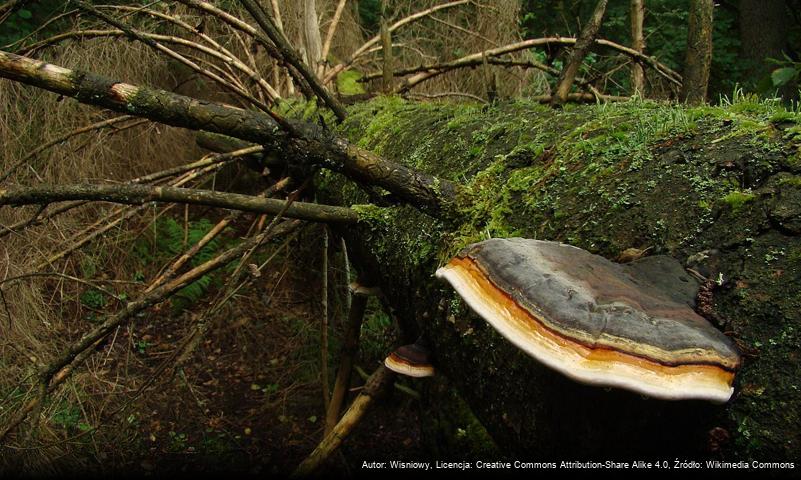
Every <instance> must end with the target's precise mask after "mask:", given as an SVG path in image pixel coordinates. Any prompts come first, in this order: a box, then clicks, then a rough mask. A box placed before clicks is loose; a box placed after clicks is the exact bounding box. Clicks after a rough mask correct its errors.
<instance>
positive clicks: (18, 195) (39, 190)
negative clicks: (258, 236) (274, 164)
mask: <svg viewBox="0 0 801 480" xmlns="http://www.w3.org/2000/svg"><path fill="white" fill-rule="evenodd" d="M65 200H93V201H102V202H113V203H123V204H127V205H141V204H143V203H147V202H170V203H188V204H192V205H206V206H210V207H219V208H229V209H232V210H243V211H246V212H257V213H272V214H277V213H279V212H281V210H282V209H283V207H284V203H285V202H283V201H282V200H276V199H273V198H262V197H254V196H251V195H242V194H238V193H223V192H215V191H211V190H196V189H188V188H174V187H151V186H147V185H86V184H78V185H59V186H37V187H30V188H17V189H11V190H0V205H31V204H40V203H51V202H60V201H65ZM284 215H286V216H287V217H290V218H297V219H300V220H310V221H313V222H334V223H356V222H357V221H358V220H359V215H358V214H357V213H356V212H355V211H353V210H351V209H350V208H345V207H335V206H329V205H318V204H314V203H301V202H295V203H294V204H293V205H292V206H291V207H290V208H288V209H287V211H286V212H285V214H284Z"/></svg>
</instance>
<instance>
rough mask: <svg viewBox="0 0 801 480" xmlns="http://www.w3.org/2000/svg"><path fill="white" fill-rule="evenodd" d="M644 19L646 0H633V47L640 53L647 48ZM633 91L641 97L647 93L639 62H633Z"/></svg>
mask: <svg viewBox="0 0 801 480" xmlns="http://www.w3.org/2000/svg"><path fill="white" fill-rule="evenodd" d="M644 20H645V0H631V48H633V49H634V50H637V51H638V52H640V53H642V52H643V51H644V50H645V37H644V36H643V33H642V26H643V22H644ZM631 93H632V94H634V95H639V96H641V97H642V96H643V95H644V93H645V72H644V71H643V68H642V65H640V64H639V63H637V62H633V63H632V66H631Z"/></svg>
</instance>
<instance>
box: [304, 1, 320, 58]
mask: <svg viewBox="0 0 801 480" xmlns="http://www.w3.org/2000/svg"><path fill="white" fill-rule="evenodd" d="M315 3H316V0H304V5H303V33H304V38H305V39H306V54H307V55H308V63H309V67H311V69H312V71H314V72H316V71H317V67H318V66H319V62H320V55H321V53H322V51H323V41H322V39H321V38H320V24H319V22H318V20H317V6H316V4H315Z"/></svg>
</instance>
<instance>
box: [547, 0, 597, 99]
mask: <svg viewBox="0 0 801 480" xmlns="http://www.w3.org/2000/svg"><path fill="white" fill-rule="evenodd" d="M606 3H607V0H598V3H597V4H596V5H595V10H593V12H592V16H591V17H590V19H589V21H588V22H587V25H585V26H584V28H583V29H582V30H581V34H580V35H579V37H578V39H576V46H575V47H573V49H572V50H571V51H570V55H569V56H568V60H567V63H566V64H565V67H564V68H563V69H562V73H560V74H559V81H558V82H557V83H556V90H555V91H554V94H553V98H552V99H551V105H561V104H563V103H565V102H566V101H567V96H568V94H569V93H570V87H571V86H572V85H573V80H574V79H575V78H576V74H577V73H578V71H579V68H580V67H581V63H582V62H583V61H584V57H586V56H587V52H588V51H589V50H590V47H591V46H592V44H593V43H594V42H595V37H596V36H597V35H598V30H600V28H601V22H602V21H603V18H604V12H605V11H606Z"/></svg>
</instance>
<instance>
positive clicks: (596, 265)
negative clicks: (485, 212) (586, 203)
mask: <svg viewBox="0 0 801 480" xmlns="http://www.w3.org/2000/svg"><path fill="white" fill-rule="evenodd" d="M665 259H667V260H665ZM643 260H647V261H643V262H642V263H638V262H635V263H632V264H629V265H619V264H615V263H612V262H610V261H609V260H606V259H605V258H603V257H600V256H598V255H593V254H591V253H589V252H587V251H585V250H582V249H580V248H577V247H572V246H569V245H564V244H561V243H557V242H549V241H541V240H529V239H522V238H509V239H491V240H486V241H483V242H480V243H476V244H473V245H470V246H468V247H467V248H465V249H464V250H462V252H460V253H459V254H458V255H457V256H456V257H455V258H453V259H452V260H451V261H450V262H449V263H448V264H447V265H446V266H444V267H442V268H440V269H439V270H437V277H439V278H444V279H445V280H447V281H448V282H449V283H450V284H451V285H452V286H453V287H454V289H456V291H457V293H459V295H460V296H461V297H462V298H463V299H464V300H465V301H466V302H467V303H468V304H469V305H470V307H471V308H472V309H473V310H474V311H476V313H478V314H479V315H481V316H482V317H483V318H484V319H485V320H487V322H489V323H490V324H491V325H492V326H493V327H494V328H495V329H496V330H498V332H500V333H501V334H502V335H503V336H504V337H506V338H507V339H508V340H509V341H511V342H512V343H513V344H515V345H516V346H517V347H518V348H520V349H522V350H523V351H525V352H526V353H528V354H529V355H531V356H533V357H534V358H536V359H537V360H539V361H540V362H542V363H544V364H545V365H547V366H549V367H551V368H554V369H556V370H558V371H559V372H561V373H563V374H565V375H567V376H569V377H571V378H573V379H575V380H577V381H579V382H582V383H588V384H593V385H602V386H611V387H620V388H625V389H629V390H633V391H636V392H639V393H642V394H645V395H649V396H653V397H658V398H665V399H704V400H711V401H716V402H725V401H727V400H728V399H729V398H730V397H731V394H732V392H733V388H732V382H733V380H734V372H735V371H736V369H737V368H738V367H739V365H740V358H739V355H738V354H737V351H736V350H735V348H734V347H733V345H732V343H731V341H730V340H729V339H728V338H727V337H726V336H725V335H723V334H722V333H721V332H720V331H718V330H717V329H715V328H714V327H713V326H712V325H711V324H710V323H709V322H707V321H706V320H705V319H704V318H702V317H701V316H699V315H698V314H697V313H695V311H693V309H692V308H691V304H692V302H693V298H694V294H693V292H694V291H696V289H697V285H696V284H692V283H690V282H691V280H690V279H689V277H688V276H687V275H686V274H684V272H683V270H682V269H681V267H680V266H678V264H677V263H676V262H674V261H673V260H672V259H669V258H668V257H654V258H653V259H643Z"/></svg>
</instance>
